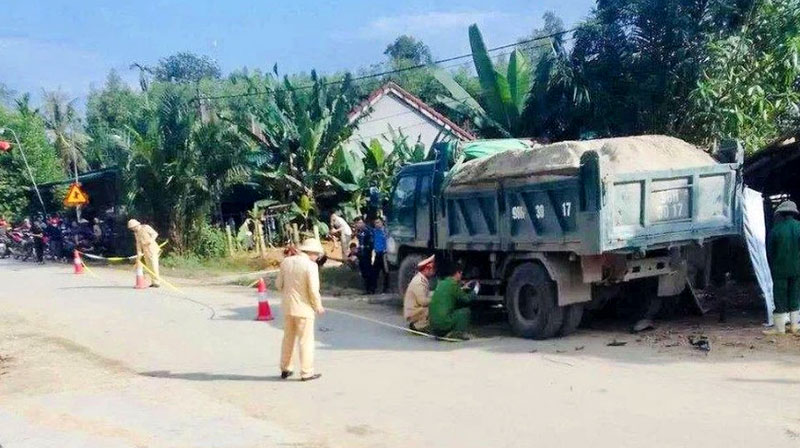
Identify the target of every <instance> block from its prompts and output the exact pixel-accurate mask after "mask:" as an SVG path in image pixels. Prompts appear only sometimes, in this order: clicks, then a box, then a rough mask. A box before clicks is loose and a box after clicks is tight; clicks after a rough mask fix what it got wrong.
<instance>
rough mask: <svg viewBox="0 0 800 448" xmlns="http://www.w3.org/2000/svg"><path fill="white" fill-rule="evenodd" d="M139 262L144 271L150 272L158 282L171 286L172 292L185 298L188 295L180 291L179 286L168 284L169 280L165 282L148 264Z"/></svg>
mask: <svg viewBox="0 0 800 448" xmlns="http://www.w3.org/2000/svg"><path fill="white" fill-rule="evenodd" d="M138 262H139V263H141V265H142V267H143V268H144V269H145V270H146V271H147V272H148V273H149V274H150V275H152V276H153V278H155V279H156V280H157V281H159V282H164V284H165V285H167V286H169V287H170V288H171V289H172V290H174V291H176V292H177V293H178V294H181V295H184V296H185V295H186V293H185V292H183V291H181V290H180V289H178V287H177V286H175V285H173V284H172V283H170V282H168V281H167V280H165V279H164V278H162V277H161V276H160V275H158V274H156V273H155V272H153V271H152V270H151V269H150V268H149V267H147V265H146V264H144V263H142V261H141V260H139V261H138Z"/></svg>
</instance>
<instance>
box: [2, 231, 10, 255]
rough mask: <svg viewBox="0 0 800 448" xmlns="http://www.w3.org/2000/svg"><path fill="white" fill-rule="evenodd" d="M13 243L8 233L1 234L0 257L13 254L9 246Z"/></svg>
mask: <svg viewBox="0 0 800 448" xmlns="http://www.w3.org/2000/svg"><path fill="white" fill-rule="evenodd" d="M10 245H11V239H10V238H9V237H8V235H0V258H8V256H9V255H11V251H10V249H9V246H10Z"/></svg>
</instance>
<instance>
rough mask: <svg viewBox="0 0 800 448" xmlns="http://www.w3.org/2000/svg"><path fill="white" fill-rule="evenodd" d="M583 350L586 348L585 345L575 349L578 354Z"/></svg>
mask: <svg viewBox="0 0 800 448" xmlns="http://www.w3.org/2000/svg"><path fill="white" fill-rule="evenodd" d="M584 348H586V346H585V345H581V346H578V347H575V351H576V352H579V351H581V350H583V349H584Z"/></svg>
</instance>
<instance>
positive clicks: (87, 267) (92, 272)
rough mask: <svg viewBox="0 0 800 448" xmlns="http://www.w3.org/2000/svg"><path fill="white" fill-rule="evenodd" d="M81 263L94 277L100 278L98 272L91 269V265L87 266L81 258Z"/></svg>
mask: <svg viewBox="0 0 800 448" xmlns="http://www.w3.org/2000/svg"><path fill="white" fill-rule="evenodd" d="M81 264H82V265H83V268H84V269H86V272H88V273H89V275H91V276H92V277H94V278H97V279H99V278H100V277H99V276H98V275H97V274H95V273H94V271H92V270H91V269H89V266H86V263H84V262H83V260H81Z"/></svg>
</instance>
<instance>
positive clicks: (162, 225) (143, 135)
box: [123, 85, 251, 252]
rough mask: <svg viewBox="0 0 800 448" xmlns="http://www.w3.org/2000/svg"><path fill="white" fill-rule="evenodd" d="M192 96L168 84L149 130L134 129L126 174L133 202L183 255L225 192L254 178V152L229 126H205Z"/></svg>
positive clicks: (149, 115) (215, 123) (211, 123)
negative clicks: (251, 161) (251, 167)
mask: <svg viewBox="0 0 800 448" xmlns="http://www.w3.org/2000/svg"><path fill="white" fill-rule="evenodd" d="M190 97H191V91H190V90H189V89H187V88H186V87H185V86H180V85H169V86H165V88H164V90H163V91H162V92H161V93H160V94H158V96H157V97H156V98H155V101H150V102H149V103H148V104H150V105H151V106H149V107H148V108H147V109H146V110H145V112H144V113H145V115H146V117H147V118H148V119H147V120H146V125H144V127H143V128H142V129H129V132H130V134H131V135H132V136H133V142H132V144H131V146H130V147H129V148H128V159H127V161H126V163H125V167H124V169H123V180H124V182H125V183H126V184H127V185H126V188H125V191H128V194H129V197H128V198H127V199H128V201H129V203H130V204H132V205H134V207H135V208H136V209H137V210H139V211H140V212H142V213H143V214H145V215H147V216H151V217H152V218H153V221H154V223H155V224H156V227H157V228H158V229H159V230H160V231H162V232H164V231H166V232H168V233H169V235H170V239H171V240H172V242H173V244H174V245H175V248H176V249H177V251H178V252H184V251H186V250H187V249H189V248H190V245H189V239H190V235H191V232H192V231H194V230H196V229H197V228H198V226H199V225H200V223H201V222H203V221H204V220H205V219H206V218H207V216H208V215H209V214H210V213H211V211H212V209H213V208H214V207H215V206H216V205H218V204H219V201H220V199H221V197H222V194H223V193H224V192H225V191H226V189H227V188H228V187H230V186H232V185H234V184H237V183H241V182H244V181H245V180H246V179H247V178H248V177H249V175H250V173H249V171H248V167H247V165H246V163H245V161H246V159H247V153H248V151H250V150H251V147H250V146H249V145H248V144H247V142H246V141H244V140H243V139H242V136H241V134H239V132H238V131H237V129H236V128H235V127H234V126H233V125H231V124H230V123H228V122H225V121H222V120H211V121H209V122H207V123H201V120H199V117H198V114H197V108H196V107H194V105H193V104H192V103H191V102H190V101H188V99H189V98H190Z"/></svg>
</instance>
